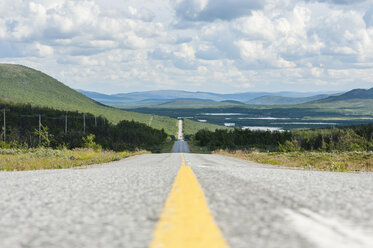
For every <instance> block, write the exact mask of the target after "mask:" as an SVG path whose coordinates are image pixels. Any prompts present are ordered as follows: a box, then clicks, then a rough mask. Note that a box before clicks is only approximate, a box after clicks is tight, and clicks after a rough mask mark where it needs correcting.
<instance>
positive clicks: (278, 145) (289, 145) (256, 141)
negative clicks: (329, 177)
mask: <svg viewBox="0 0 373 248" xmlns="http://www.w3.org/2000/svg"><path fill="white" fill-rule="evenodd" d="M193 139H194V140H195V142H196V143H197V145H199V146H204V147H207V148H208V149H210V150H217V149H229V150H238V149H244V150H246V149H252V148H257V149H261V150H267V151H280V152H292V151H324V152H334V151H340V152H344V151H373V124H367V125H360V126H354V127H341V128H336V127H333V128H325V129H314V130H299V131H283V132H280V131H274V132H271V131H252V130H242V129H233V130H219V129H218V130H215V131H208V130H200V131H198V132H197V133H196V134H195V135H194V137H193Z"/></svg>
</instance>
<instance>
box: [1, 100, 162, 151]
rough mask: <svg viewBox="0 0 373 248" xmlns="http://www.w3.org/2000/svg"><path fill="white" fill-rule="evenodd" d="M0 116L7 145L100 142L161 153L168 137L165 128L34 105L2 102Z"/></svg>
mask: <svg viewBox="0 0 373 248" xmlns="http://www.w3.org/2000/svg"><path fill="white" fill-rule="evenodd" d="M4 109H5V122H6V128H5V129H4V113H3V110H4ZM0 117H1V119H0V123H1V127H2V128H1V132H0V139H1V140H0V141H1V142H2V143H1V144H2V146H3V147H4V146H11V147H20V146H25V147H37V146H41V145H42V146H49V147H52V148H58V147H61V146H63V147H66V148H69V149H72V148H77V147H84V146H87V144H88V145H89V144H90V143H91V144H93V143H96V144H97V145H98V146H99V147H102V148H104V149H110V150H114V151H122V150H135V149H146V150H150V151H152V152H159V151H160V150H161V147H162V144H163V143H164V142H165V141H166V139H167V134H166V133H165V132H164V130H157V129H153V128H151V127H149V126H147V125H146V124H142V123H138V122H135V121H125V120H123V121H121V122H119V123H118V124H113V123H110V122H109V121H108V120H107V119H106V118H104V117H102V116H93V115H92V114H88V113H86V114H83V113H79V112H72V111H60V110H55V109H52V108H44V107H34V106H31V105H30V104H15V103H7V102H0ZM39 118H40V122H39ZM5 136H6V137H5Z"/></svg>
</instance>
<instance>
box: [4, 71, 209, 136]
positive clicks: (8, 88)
mask: <svg viewBox="0 0 373 248" xmlns="http://www.w3.org/2000/svg"><path fill="white" fill-rule="evenodd" d="M0 101H2V102H9V103H12V102H13V103H26V104H27V103H29V104H31V105H32V106H38V107H49V108H53V109H57V110H63V111H78V112H80V113H90V114H92V115H95V116H103V117H105V118H107V119H108V120H109V121H111V122H113V123H118V122H120V121H121V120H134V121H137V122H141V123H145V124H150V126H151V127H153V128H156V129H162V128H163V129H164V130H165V131H166V132H167V133H168V134H172V135H176V133H177V120H176V119H175V118H170V117H166V116H159V115H154V116H153V115H152V114H143V113H137V112H132V111H125V110H120V109H117V108H113V107H109V106H106V105H103V104H101V103H98V102H96V101H94V100H92V99H90V98H88V97H86V96H84V95H83V94H81V93H79V92H77V91H75V90H73V89H71V88H69V87H68V86H66V85H64V84H63V83H61V82H59V81H57V80H56V79H54V78H53V77H51V76H48V75H47V74H45V73H42V72H40V71H37V70H34V69H32V68H29V67H26V66H22V65H12V64H0ZM194 125H196V127H197V126H198V127H199V128H207V129H209V130H214V129H215V128H216V126H215V125H212V124H208V123H206V124H202V125H201V123H198V122H195V121H191V122H190V123H189V125H188V130H191V129H193V130H195V128H194V127H193V126H194ZM197 131H198V130H197Z"/></svg>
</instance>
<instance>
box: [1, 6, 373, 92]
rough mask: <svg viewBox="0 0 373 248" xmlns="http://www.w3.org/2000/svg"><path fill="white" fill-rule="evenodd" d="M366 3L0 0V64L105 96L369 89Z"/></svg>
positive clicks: (372, 32) (371, 71)
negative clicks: (36, 72) (32, 70)
mask: <svg viewBox="0 0 373 248" xmlns="http://www.w3.org/2000/svg"><path fill="white" fill-rule="evenodd" d="M372 3H373V0H359V1H352V0H343V1H342V0H328V1H325V0H304V1H295V0H290V1H284V0H273V1H259V0H254V1H246V0H232V1H230V2H229V3H227V2H225V1H221V0H216V1H212V0H195V1H188V0H169V1H164V0H155V1H152V2H149V1H145V0H127V1H124V2H123V1H119V0H108V1H105V2H102V1H97V0H87V1H68V0H57V1H51V0H35V1H33V2H28V3H24V2H23V1H13V0H4V1H2V4H0V14H1V15H0V63H10V64H22V65H25V66H28V67H32V68H35V69H37V70H40V71H42V72H44V73H46V74H48V75H51V76H53V77H54V78H56V79H58V80H59V81H61V82H63V83H64V84H66V85H68V86H69V87H71V88H74V89H76V88H79V89H84V90H86V91H93V92H100V93H103V94H118V93H130V92H144V91H153V90H180V89H182V90H184V91H189V92H213V93H217V94H223V93H226V94H235V93H239V92H271V93H272V92H284V91H290V92H294V91H295V90H294V89H296V92H314V91H315V89H317V91H316V92H328V91H330V92H346V91H349V90H352V89H356V88H361V89H369V88H371V87H372V86H373V4H372ZM212 90H213V91H212Z"/></svg>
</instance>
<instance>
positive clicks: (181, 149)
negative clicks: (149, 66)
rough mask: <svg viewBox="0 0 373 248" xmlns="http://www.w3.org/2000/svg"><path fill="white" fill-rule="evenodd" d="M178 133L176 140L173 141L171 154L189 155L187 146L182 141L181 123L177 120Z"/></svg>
mask: <svg viewBox="0 0 373 248" xmlns="http://www.w3.org/2000/svg"><path fill="white" fill-rule="evenodd" d="M178 126H179V131H178V135H177V140H176V141H175V143H174V145H173V147H172V152H173V153H189V152H190V151H189V146H188V143H187V142H186V141H184V140H183V131H182V130H183V121H182V120H179V122H178Z"/></svg>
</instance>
